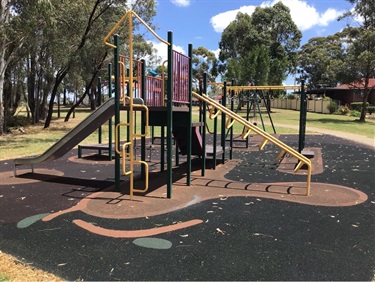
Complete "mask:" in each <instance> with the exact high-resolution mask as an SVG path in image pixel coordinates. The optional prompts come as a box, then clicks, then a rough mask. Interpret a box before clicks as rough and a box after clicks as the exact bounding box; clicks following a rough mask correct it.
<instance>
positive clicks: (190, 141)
mask: <svg viewBox="0 0 375 282" xmlns="http://www.w3.org/2000/svg"><path fill="white" fill-rule="evenodd" d="M188 55H189V120H188V137H187V138H188V140H187V141H188V142H187V146H188V147H187V172H186V185H187V186H190V185H191V143H192V133H191V129H192V128H191V127H192V122H193V120H192V115H193V97H192V90H193V88H192V87H193V44H189V45H188Z"/></svg>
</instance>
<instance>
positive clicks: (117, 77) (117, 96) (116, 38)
mask: <svg viewBox="0 0 375 282" xmlns="http://www.w3.org/2000/svg"><path fill="white" fill-rule="evenodd" d="M114 45H115V46H116V48H115V49H114V58H113V60H114V75H115V128H116V126H117V125H118V124H119V123H120V69H119V64H118V62H119V60H120V42H119V36H118V35H117V34H116V35H115V36H114ZM115 138H117V142H118V144H120V128H119V130H118V133H117V134H116V136H115ZM117 150H120V148H117ZM117 150H115V191H116V192H120V167H121V166H120V154H118V153H117Z"/></svg>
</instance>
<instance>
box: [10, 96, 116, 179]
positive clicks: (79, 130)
mask: <svg viewBox="0 0 375 282" xmlns="http://www.w3.org/2000/svg"><path fill="white" fill-rule="evenodd" d="M114 105H115V100H114V98H112V99H109V100H108V101H106V102H105V103H104V104H103V105H101V106H100V107H99V108H98V109H96V110H95V111H94V112H92V113H91V114H90V115H89V116H88V117H86V118H85V119H84V120H83V121H81V122H80V123H79V124H78V125H77V126H76V127H74V128H73V129H72V130H71V131H69V132H68V133H67V134H66V135H65V136H64V137H62V138H61V139H60V140H58V141H57V142H56V143H55V144H54V145H52V146H51V147H50V148H49V149H48V150H47V151H45V152H44V153H43V154H41V155H39V156H36V157H31V158H18V159H15V160H14V173H15V174H16V167H17V166H20V165H31V166H32V165H34V164H38V163H42V162H46V161H52V160H55V159H58V158H61V157H62V156H64V155H65V154H66V153H67V152H69V151H70V150H71V149H73V148H74V146H76V145H78V144H79V143H80V142H81V141H82V140H84V139H85V138H86V137H87V136H89V135H90V134H91V133H92V132H94V131H95V130H96V129H97V128H99V127H100V126H101V125H103V124H104V123H105V122H107V121H108V120H109V119H110V118H111V117H112V116H113V115H114V114H115V107H114Z"/></svg>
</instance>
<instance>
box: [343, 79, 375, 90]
mask: <svg viewBox="0 0 375 282" xmlns="http://www.w3.org/2000/svg"><path fill="white" fill-rule="evenodd" d="M364 87H365V80H364V79H363V80H362V82H355V83H350V84H341V85H339V86H337V87H336V89H353V88H364ZM368 87H369V88H375V78H370V79H369V82H368Z"/></svg>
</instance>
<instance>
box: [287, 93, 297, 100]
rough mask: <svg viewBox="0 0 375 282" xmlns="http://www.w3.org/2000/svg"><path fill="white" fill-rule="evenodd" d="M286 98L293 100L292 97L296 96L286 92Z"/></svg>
mask: <svg viewBox="0 0 375 282" xmlns="http://www.w3.org/2000/svg"><path fill="white" fill-rule="evenodd" d="M286 98H287V99H289V100H294V99H296V96H294V95H293V94H288V95H286Z"/></svg>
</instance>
